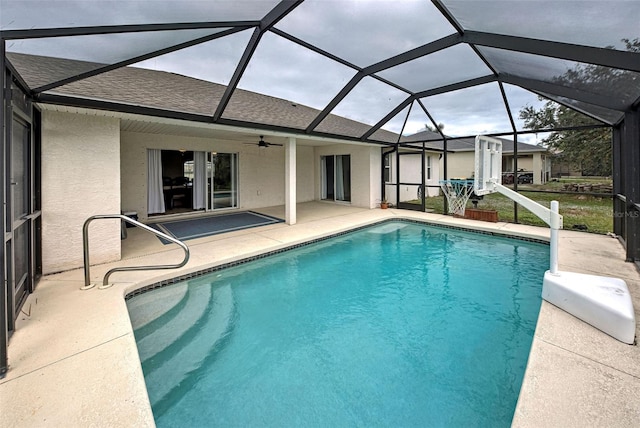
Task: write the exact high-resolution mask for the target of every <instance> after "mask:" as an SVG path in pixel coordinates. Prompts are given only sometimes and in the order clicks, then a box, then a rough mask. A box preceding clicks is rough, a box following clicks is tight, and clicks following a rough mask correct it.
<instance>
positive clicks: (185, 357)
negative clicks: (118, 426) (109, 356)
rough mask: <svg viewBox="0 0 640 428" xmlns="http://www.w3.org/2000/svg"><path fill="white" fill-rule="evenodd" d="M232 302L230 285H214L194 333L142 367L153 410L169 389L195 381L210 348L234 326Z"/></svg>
mask: <svg viewBox="0 0 640 428" xmlns="http://www.w3.org/2000/svg"><path fill="white" fill-rule="evenodd" d="M234 313H235V302H234V297H233V291H232V289H231V286H230V285H225V286H222V287H219V288H216V289H215V290H214V291H213V293H212V296H211V300H210V305H209V307H208V308H207V311H206V312H205V313H204V315H203V316H202V318H201V319H199V320H198V325H197V326H196V327H197V332H196V334H195V335H193V337H189V338H188V339H189V340H188V341H183V340H179V341H178V342H176V343H180V346H170V347H168V348H167V349H166V351H164V352H160V353H158V354H157V355H156V356H154V357H153V359H150V360H149V361H148V362H147V364H143V367H144V368H145V380H146V383H147V389H148V392H149V399H150V401H151V404H152V406H154V412H158V411H159V410H158V409H157V406H156V405H157V404H158V403H160V402H161V401H163V400H164V399H165V398H166V397H167V396H169V395H170V394H171V392H172V391H174V390H177V389H178V388H180V389H184V388H188V387H189V386H188V385H189V384H190V382H193V381H195V379H196V377H195V376H194V377H193V380H191V379H190V378H191V376H192V375H196V374H197V370H198V369H199V368H200V367H201V366H202V364H203V363H204V361H205V360H206V358H207V357H208V356H209V355H210V354H211V353H212V351H213V349H214V348H215V347H216V345H218V344H219V343H220V341H221V340H222V339H224V338H225V337H226V336H227V335H228V334H229V332H230V331H231V329H232V327H233V318H234Z"/></svg>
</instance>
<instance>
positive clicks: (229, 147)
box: [121, 132, 314, 219]
mask: <svg viewBox="0 0 640 428" xmlns="http://www.w3.org/2000/svg"><path fill="white" fill-rule="evenodd" d="M147 149H162V150H178V149H184V150H188V151H216V152H218V153H238V190H239V194H238V198H239V199H238V202H239V208H240V209H252V208H260V207H268V206H274V205H283V204H284V148H283V147H275V146H274V147H269V148H267V149H260V148H258V147H257V146H255V145H244V144H240V143H238V142H237V141H224V140H218V139H209V138H195V137H184V136H176V135H156V134H146V133H138V132H123V133H122V149H121V152H122V168H121V176H122V209H123V211H136V212H137V213H138V217H139V218H140V219H146V218H148V217H147ZM296 164H297V168H296V170H297V173H296V181H297V184H296V195H297V201H298V202H306V201H311V200H313V198H314V166H313V147H307V146H297V157H296Z"/></svg>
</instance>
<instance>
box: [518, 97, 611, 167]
mask: <svg viewBox="0 0 640 428" xmlns="http://www.w3.org/2000/svg"><path fill="white" fill-rule="evenodd" d="M541 99H542V98H541ZM520 118H521V119H523V120H524V121H525V125H524V126H525V128H527V129H534V130H535V129H553V128H560V127H569V126H578V125H592V124H597V123H598V122H596V121H595V120H594V119H591V118H589V117H587V116H585V115H583V114H582V113H579V112H577V111H575V110H572V109H570V108H568V107H565V106H563V105H560V104H556V103H554V102H552V101H547V102H546V103H545V104H544V106H543V107H542V108H540V109H539V110H537V109H535V108H534V107H532V106H526V107H524V108H523V109H522V110H520ZM541 144H542V145H543V146H545V147H547V148H548V149H550V150H551V151H552V153H554V157H555V159H556V161H561V162H567V163H568V164H570V165H572V166H574V167H575V168H577V169H580V170H581V171H582V173H583V175H601V176H608V175H611V162H612V158H611V131H610V130H609V129H607V128H593V129H586V130H579V131H558V132H553V133H551V135H549V137H547V138H545V139H543V140H542V142H541Z"/></svg>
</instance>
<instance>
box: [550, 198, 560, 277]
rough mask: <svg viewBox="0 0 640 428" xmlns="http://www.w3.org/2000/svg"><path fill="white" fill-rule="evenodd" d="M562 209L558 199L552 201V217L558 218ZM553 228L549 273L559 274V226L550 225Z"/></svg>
mask: <svg viewBox="0 0 640 428" xmlns="http://www.w3.org/2000/svg"><path fill="white" fill-rule="evenodd" d="M559 209H560V204H559V203H558V201H551V217H552V218H554V217H555V218H558V217H559V216H560V214H559V213H558V211H559ZM549 227H550V228H551V234H550V240H551V242H549V273H550V274H551V275H558V235H559V228H558V227H557V225H556V227H553V226H552V225H549Z"/></svg>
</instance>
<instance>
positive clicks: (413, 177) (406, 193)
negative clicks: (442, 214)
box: [385, 152, 440, 203]
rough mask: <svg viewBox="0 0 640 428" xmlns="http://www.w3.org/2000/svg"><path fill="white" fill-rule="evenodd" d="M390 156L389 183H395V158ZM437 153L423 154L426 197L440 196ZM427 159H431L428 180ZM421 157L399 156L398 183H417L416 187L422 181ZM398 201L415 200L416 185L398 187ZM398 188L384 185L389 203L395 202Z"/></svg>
mask: <svg viewBox="0 0 640 428" xmlns="http://www.w3.org/2000/svg"><path fill="white" fill-rule="evenodd" d="M390 156H391V180H392V181H391V182H392V183H395V181H396V168H397V167H396V165H397V160H396V159H397V158H396V155H395V154H392V155H390ZM439 156H440V154H439V153H434V152H427V153H426V154H425V166H424V168H425V184H426V185H427V186H432V187H427V188H426V190H427V197H432V196H438V195H440V188H439V181H440V163H439V161H438V157H439ZM428 158H431V179H428V178H427V176H426V174H427V165H428V162H429V161H428ZM421 160H422V156H421V155H420V154H419V153H416V154H413V155H400V182H401V183H417V184H418V185H419V184H420V182H421V181H422V177H421V175H422V168H421V166H420V163H421ZM399 187H400V201H401V202H402V201H410V200H414V199H417V197H418V187H419V186H417V185H406V184H404V185H400V186H399ZM397 188H398V186H396V185H395V184H386V185H385V193H386V198H387V200H388V201H389V202H391V203H395V202H396V201H397V198H396V191H397Z"/></svg>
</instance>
